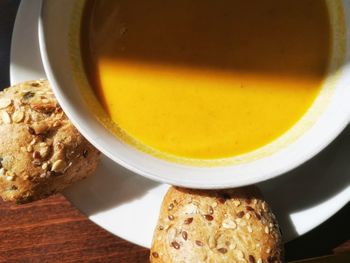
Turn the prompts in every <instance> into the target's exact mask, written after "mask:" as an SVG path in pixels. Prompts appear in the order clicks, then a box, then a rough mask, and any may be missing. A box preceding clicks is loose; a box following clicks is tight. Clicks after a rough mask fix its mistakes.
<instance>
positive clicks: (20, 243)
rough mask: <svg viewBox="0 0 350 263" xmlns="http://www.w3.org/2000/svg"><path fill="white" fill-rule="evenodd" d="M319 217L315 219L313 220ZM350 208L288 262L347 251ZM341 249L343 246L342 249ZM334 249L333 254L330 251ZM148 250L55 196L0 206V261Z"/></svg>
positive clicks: (1, 53)
mask: <svg viewBox="0 0 350 263" xmlns="http://www.w3.org/2000/svg"><path fill="white" fill-rule="evenodd" d="M18 4H19V0H0V88H4V87H6V86H8V85H9V72H8V68H9V50H10V41H11V32H12V26H13V22H14V19H15V15H16V11H17V7H18ZM315 216H317V215H315ZM349 222H350V205H349V204H348V205H347V206H346V207H345V208H343V209H342V210H341V211H340V212H339V213H337V214H336V215H335V216H334V217H332V218H331V219H330V220H328V221H327V222H326V223H324V224H323V225H321V226H320V227H318V228H317V229H315V230H313V231H311V232H310V233H308V234H306V235H304V236H303V237H301V238H298V239H296V240H294V241H292V242H289V243H287V244H286V258H287V260H294V259H299V258H306V257H313V256H320V255H325V254H331V253H332V251H336V252H341V251H345V250H349V249H350V243H349V242H347V243H344V242H346V240H349V239H350V225H349ZM341 244H343V245H342V246H340V245H341ZM334 248H336V249H334ZM148 254H149V252H148V250H147V249H144V248H141V247H138V246H135V245H133V244H131V243H129V242H127V241H124V240H122V239H120V238H118V237H116V236H113V235H112V234H110V233H108V232H106V231H105V230H103V229H101V228H100V227H98V226H97V225H95V224H94V223H92V222H90V221H89V220H88V219H87V218H86V217H85V216H84V215H83V214H81V213H80V212H79V211H78V210H77V209H76V208H74V207H73V206H72V205H71V204H70V203H69V201H68V200H67V199H65V197H63V196H62V195H57V196H54V197H51V198H48V199H46V200H42V201H39V202H36V203H33V204H27V205H16V204H8V203H3V202H1V201H0V262H50V263H51V262H125V263H128V262H132V263H137V262H148Z"/></svg>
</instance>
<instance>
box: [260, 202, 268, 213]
mask: <svg viewBox="0 0 350 263" xmlns="http://www.w3.org/2000/svg"><path fill="white" fill-rule="evenodd" d="M261 207H262V209H263V210H264V212H266V211H267V205H266V202H265V201H264V202H263V203H262V204H261Z"/></svg>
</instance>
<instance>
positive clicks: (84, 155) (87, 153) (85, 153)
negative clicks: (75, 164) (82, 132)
mask: <svg viewBox="0 0 350 263" xmlns="http://www.w3.org/2000/svg"><path fill="white" fill-rule="evenodd" d="M88 155H89V152H88V150H84V151H83V157H84V158H87V157H88Z"/></svg>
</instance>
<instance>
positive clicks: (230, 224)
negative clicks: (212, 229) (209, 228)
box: [222, 219, 237, 229]
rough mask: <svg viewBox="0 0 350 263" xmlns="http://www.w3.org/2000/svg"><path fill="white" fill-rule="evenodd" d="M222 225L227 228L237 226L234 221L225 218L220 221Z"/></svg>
mask: <svg viewBox="0 0 350 263" xmlns="http://www.w3.org/2000/svg"><path fill="white" fill-rule="evenodd" d="M222 226H223V227H224V228H229V229H236V228H237V224H236V223H235V222H234V221H232V220H231V219H225V220H224V221H223V222H222Z"/></svg>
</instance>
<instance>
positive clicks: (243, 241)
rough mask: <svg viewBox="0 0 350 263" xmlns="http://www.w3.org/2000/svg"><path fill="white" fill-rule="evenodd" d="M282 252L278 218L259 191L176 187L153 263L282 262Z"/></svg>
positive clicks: (167, 203) (161, 219)
mask: <svg viewBox="0 0 350 263" xmlns="http://www.w3.org/2000/svg"><path fill="white" fill-rule="evenodd" d="M282 251H283V246H282V241H281V233H280V231H279V227H278V225H277V222H276V219H275V216H274V215H273V214H272V212H271V210H270V208H269V206H268V204H267V203H266V202H265V201H264V200H263V199H262V197H261V194H260V192H259V190H258V189H257V188H255V187H244V188H237V189H230V190H221V191H204V190H189V189H182V188H175V187H171V188H170V189H169V191H168V193H167V194H166V196H165V198H164V201H163V204H162V207H161V210H160V217H159V221H158V225H157V228H156V230H155V232H154V237H153V244H152V248H151V253H150V261H151V262H157V263H160V262H162V263H180V262H185V263H187V262H188V263H192V262H196V263H200V262H206V263H214V262H215V263H219V262H249V263H254V262H256V263H262V262H282V259H281V258H282Z"/></svg>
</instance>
